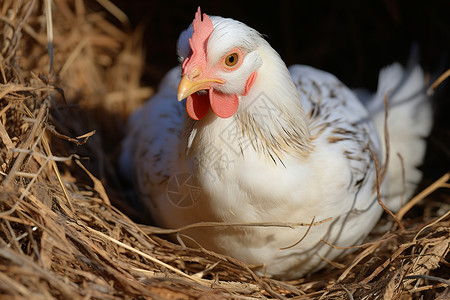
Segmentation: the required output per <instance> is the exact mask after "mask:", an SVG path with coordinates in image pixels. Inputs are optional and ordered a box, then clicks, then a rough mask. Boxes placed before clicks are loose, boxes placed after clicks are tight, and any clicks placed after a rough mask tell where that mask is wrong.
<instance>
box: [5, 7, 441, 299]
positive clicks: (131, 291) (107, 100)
mask: <svg viewBox="0 0 450 300" xmlns="http://www.w3.org/2000/svg"><path fill="white" fill-rule="evenodd" d="M48 2H50V1H47V2H39V1H33V0H23V1H18V0H3V4H1V6H0V40H1V41H2V42H1V44H0V120H1V122H0V138H1V143H2V148H1V153H0V173H1V187H0V191H1V192H0V295H1V298H2V299H25V298H26V299H123V298H125V299H153V298H155V299H161V298H167V299H196V298H202V299H219V298H237V299H249V298H261V299H264V298H279V299H282V298H292V299H336V298H347V299H363V298H377V297H378V298H384V299H398V298H401V299H419V298H421V297H424V298H437V297H441V298H442V299H444V298H445V297H447V296H448V294H449V293H450V292H449V288H450V287H449V284H450V283H449V280H448V274H449V267H450V265H449V260H448V251H449V244H450V220H449V206H448V200H449V198H450V196H449V193H448V188H449V183H448V182H449V174H446V175H444V176H443V177H442V178H441V179H440V180H438V181H437V182H436V183H435V184H433V185H431V186H430V187H429V188H427V189H426V190H425V191H424V192H423V193H421V194H419V195H418V196H417V197H416V198H415V199H414V201H413V202H412V203H413V205H409V206H406V207H405V208H404V209H403V210H402V211H401V213H400V214H397V218H398V219H399V220H401V222H402V225H403V226H404V227H405V228H406V229H402V230H399V229H393V230H391V231H390V232H388V233H386V234H384V235H382V234H376V233H374V234H373V235H372V236H371V237H370V239H369V240H371V241H372V242H370V243H367V244H364V245H362V246H361V247H360V248H361V249H360V250H359V251H358V252H356V253H355V254H352V255H349V256H347V257H345V258H343V259H342V260H340V261H337V262H331V261H330V262H329V263H330V266H329V267H328V268H326V269H325V270H323V271H321V272H318V273H316V274H313V275H312V276H311V277H308V278H302V279H299V280H297V281H291V282H280V281H276V280H272V279H269V278H264V277H259V276H257V275H255V274H254V273H253V271H252V270H251V268H250V267H249V266H246V265H245V264H243V263H241V262H239V261H237V260H235V259H232V258H229V257H225V256H223V255H219V254H216V253H213V252H210V251H207V250H204V249H188V248H185V247H183V246H180V245H176V244H173V243H170V242H168V241H166V240H165V239H163V238H161V236H159V235H158V234H159V233H162V232H164V230H161V229H157V228H152V227H148V226H144V225H138V224H136V223H135V222H133V221H132V220H131V219H130V218H129V217H127V216H126V215H125V214H124V213H122V212H121V211H119V210H118V209H117V208H115V206H113V205H112V204H111V202H112V203H114V204H116V206H120V207H122V208H124V210H125V209H126V208H127V207H129V206H127V205H126V203H125V200H124V199H125V198H126V197H125V196H124V195H125V194H126V192H125V189H124V188H123V187H122V186H121V181H120V179H119V177H118V175H117V172H116V171H115V168H114V165H113V161H114V153H113V152H111V151H109V152H108V151H106V149H108V147H111V146H115V145H117V144H118V143H119V141H120V139H121V134H122V131H121V130H122V129H121V128H122V126H123V120H124V118H125V117H126V116H127V115H128V114H129V113H130V112H131V111H133V110H134V109H135V108H136V107H138V106H139V105H140V104H141V103H142V102H143V101H144V100H145V99H146V98H148V97H149V96H150V95H151V94H152V92H153V89H152V88H149V87H144V86H141V84H140V77H141V75H142V68H143V66H144V64H145V63H144V55H143V53H144V51H143V47H142V30H141V29H140V28H138V29H134V30H132V29H131V28H130V27H129V25H128V20H127V18H126V16H125V15H124V14H123V13H122V12H121V11H120V10H118V9H117V8H116V7H114V6H111V3H110V2H109V1H106V0H103V1H98V3H101V5H99V4H98V3H97V2H89V1H83V0H55V1H53V10H52V12H53V22H52V25H53V28H51V29H52V30H49V31H50V32H51V31H53V42H54V45H53V46H54V52H53V55H52V54H50V55H49V54H48V47H47V42H48V34H47V25H48V22H46V18H45V9H46V6H45V3H48ZM88 4H89V6H88ZM102 5H103V6H102ZM108 11H110V12H111V13H109V12H108ZM48 16H49V15H48ZM50 58H52V59H50ZM51 60H52V61H53V68H52V67H51V66H50V65H51ZM49 70H50V72H49ZM84 157H89V158H90V160H86V159H84ZM86 166H88V167H86ZM98 178H106V179H108V180H107V184H108V186H107V187H108V190H106V189H105V187H104V183H105V182H101V181H100V180H99V179H98ZM438 189H439V190H438ZM436 190H438V191H436ZM107 191H108V193H107ZM430 194H431V196H430ZM433 195H434V196H433ZM425 197H428V198H426V200H427V201H422V202H421V203H420V204H418V203H419V201H420V200H423V199H424V198H425ZM110 198H111V199H110ZM124 203H125V204H124ZM446 203H447V204H446ZM121 204H122V205H121ZM410 210H412V211H416V213H412V214H410V215H411V216H410V217H409V218H405V214H406V212H407V211H410ZM127 213H128V212H127ZM132 213H133V212H132V211H131V210H130V215H132ZM386 218H387V217H386ZM387 222H388V220H386V219H383V220H381V221H380V223H379V225H378V228H377V229H376V230H375V231H374V232H385V231H386V229H385V228H387V227H386V223H387ZM383 228H384V229H383ZM178 234H182V231H179V232H178ZM330 246H331V247H334V246H333V245H330ZM439 295H440V296H439Z"/></svg>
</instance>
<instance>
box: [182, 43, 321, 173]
mask: <svg viewBox="0 0 450 300" xmlns="http://www.w3.org/2000/svg"><path fill="white" fill-rule="evenodd" d="M260 54H261V56H262V57H263V60H264V64H263V65H262V66H261V67H260V68H259V69H258V74H257V79H256V81H255V83H254V85H253V86H252V88H251V90H250V92H249V93H248V94H247V95H246V96H241V97H240V100H239V101H240V102H239V109H238V111H237V112H236V113H235V114H234V115H233V116H232V117H230V118H227V119H222V118H219V117H217V116H216V115H215V114H214V113H213V112H212V111H211V110H210V112H209V113H208V115H207V116H206V117H205V118H204V119H202V120H200V121H192V120H188V119H186V122H185V127H184V130H185V132H184V133H185V134H184V137H185V138H184V139H183V140H184V141H182V145H181V146H182V152H184V155H187V156H188V157H193V158H194V159H195V160H196V161H197V162H200V163H203V164H204V165H205V164H206V165H207V164H208V163H206V162H205V161H207V160H208V157H211V156H213V157H215V158H214V159H216V158H217V156H221V157H223V156H224V155H225V157H226V158H227V159H231V160H233V159H234V157H233V156H235V157H236V156H245V153H246V152H247V151H253V153H258V155H264V156H265V157H266V158H267V160H268V161H271V162H274V163H275V164H279V163H281V164H283V157H284V156H285V155H289V156H291V157H296V158H299V159H303V158H305V157H307V156H308V155H309V153H310V151H311V149H312V147H313V146H312V141H311V136H310V132H309V128H308V122H307V119H306V117H305V113H304V111H303V108H302V105H301V102H300V95H299V93H298V92H297V89H296V87H295V85H294V83H293V81H292V78H291V76H290V73H289V71H288V69H287V68H286V65H285V64H284V62H283V61H282V60H281V58H280V56H279V55H278V54H277V53H276V52H275V51H274V50H273V49H272V48H270V46H268V47H262V50H260Z"/></svg>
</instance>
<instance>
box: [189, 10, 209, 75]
mask: <svg viewBox="0 0 450 300" xmlns="http://www.w3.org/2000/svg"><path fill="white" fill-rule="evenodd" d="M201 15H202V13H201V11H200V6H199V7H198V10H197V12H196V13H195V19H194V21H193V22H192V26H193V29H194V32H193V34H192V37H191V38H190V39H189V45H190V46H191V49H192V55H191V57H189V58H187V59H185V61H184V62H183V65H182V67H183V74H185V73H188V72H189V71H190V70H191V69H192V68H194V67H195V66H197V65H198V64H199V63H201V62H203V61H205V60H206V43H207V41H208V38H209V36H210V35H211V33H212V31H213V24H212V22H211V19H210V18H209V17H208V15H207V14H203V21H202V19H201Z"/></svg>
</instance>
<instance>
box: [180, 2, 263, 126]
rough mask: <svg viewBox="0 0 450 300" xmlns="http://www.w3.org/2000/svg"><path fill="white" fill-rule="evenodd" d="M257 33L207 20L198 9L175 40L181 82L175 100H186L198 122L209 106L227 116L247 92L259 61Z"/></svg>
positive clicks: (229, 21) (230, 22)
mask: <svg viewBox="0 0 450 300" xmlns="http://www.w3.org/2000/svg"><path fill="white" fill-rule="evenodd" d="M260 39H261V37H260V35H259V33H258V32H256V31H255V30H254V29H252V28H250V27H248V26H246V25H245V24H243V23H241V22H238V21H235V20H232V19H224V18H221V17H211V18H210V17H208V16H207V15H206V14H203V21H202V19H201V12H200V8H199V9H198V11H197V13H196V14H195V19H194V21H193V23H192V26H190V27H189V28H188V29H187V30H185V31H184V32H183V33H182V34H181V35H180V38H179V40H178V55H179V57H180V61H182V79H181V81H180V84H179V86H178V100H179V101H181V100H183V99H184V98H187V101H186V110H187V112H188V114H189V116H190V117H191V118H192V119H195V120H200V119H201V118H203V117H204V116H205V115H206V114H207V113H208V111H209V107H210V106H211V108H212V110H213V111H214V113H215V114H216V115H217V116H218V117H221V118H229V117H231V116H232V115H233V114H234V113H235V112H236V111H237V109H238V107H239V100H240V96H245V95H247V94H248V93H249V91H250V89H251V88H252V85H253V83H254V82H255V80H256V77H257V71H258V68H259V67H260V66H261V65H262V59H261V57H260V55H259V53H258V51H257V48H258V41H259V40H260Z"/></svg>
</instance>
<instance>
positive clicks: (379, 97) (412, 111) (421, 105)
mask: <svg viewBox="0 0 450 300" xmlns="http://www.w3.org/2000/svg"><path fill="white" fill-rule="evenodd" d="M366 96H367V95H366ZM385 97H388V103H389V104H388V107H389V110H388V119H387V120H388V133H389V149H390V151H389V163H388V173H387V176H388V177H387V178H386V180H387V181H388V182H387V186H388V191H387V193H386V191H385V192H384V193H385V194H387V195H386V196H387V199H388V200H387V203H386V204H387V205H388V207H389V208H390V209H392V210H394V211H397V210H398V209H400V207H401V206H402V205H403V204H404V203H405V202H407V200H409V198H410V197H411V196H412V194H413V193H414V191H415V189H416V187H417V184H418V183H419V181H420V180H421V178H422V172H421V171H420V170H418V169H417V167H418V166H420V165H421V164H422V161H423V158H424V155H425V148H426V140H425V138H426V137H427V136H428V135H429V133H430V131H431V127H432V123H433V113H432V103H431V99H430V98H429V97H428V96H427V94H426V83H425V76H424V72H423V71H422V69H421V68H420V67H419V66H414V67H412V68H410V69H404V68H403V67H402V66H401V65H400V64H399V63H394V64H392V65H390V66H388V67H386V68H384V69H382V70H381V71H380V74H379V79H378V89H377V92H376V93H375V94H374V95H372V96H371V97H365V98H366V101H363V102H365V105H366V107H367V109H368V111H369V114H370V115H371V117H372V120H373V122H374V123H375V126H376V128H377V131H378V134H379V136H380V139H381V142H382V144H383V148H384V149H386V147H385V144H386V143H385V109H384V99H385Z"/></svg>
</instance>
